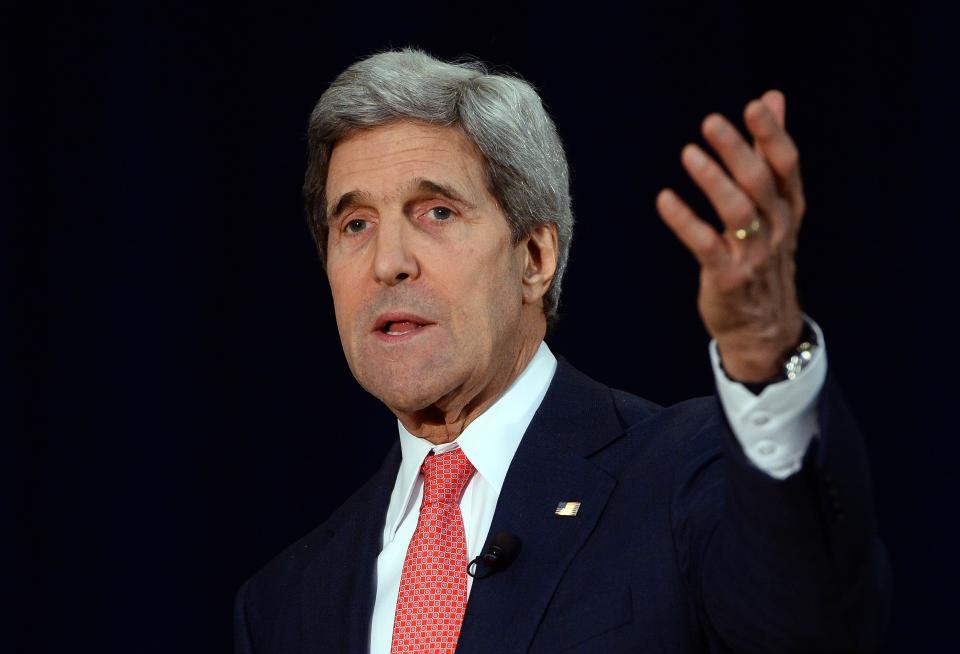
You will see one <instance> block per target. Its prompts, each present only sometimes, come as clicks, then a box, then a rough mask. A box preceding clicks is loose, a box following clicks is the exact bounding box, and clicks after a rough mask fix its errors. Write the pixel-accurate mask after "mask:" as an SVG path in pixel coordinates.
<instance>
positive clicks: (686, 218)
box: [657, 188, 728, 268]
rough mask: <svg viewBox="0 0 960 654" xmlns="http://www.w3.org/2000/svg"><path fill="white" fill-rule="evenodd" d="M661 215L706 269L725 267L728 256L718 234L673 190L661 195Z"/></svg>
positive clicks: (658, 200) (658, 201)
mask: <svg viewBox="0 0 960 654" xmlns="http://www.w3.org/2000/svg"><path fill="white" fill-rule="evenodd" d="M657 211H658V212H659V213H660V217H661V218H662V219H663V222H665V223H666V224H667V227H669V228H670V230H671V231H672V232H673V233H674V234H675V235H676V237H677V238H678V239H680V242H681V243H683V244H684V245H685V246H686V247H687V249H688V250H690V252H691V253H693V256H694V257H696V259H697V261H698V262H699V263H700V265H701V266H703V267H704V268H715V267H719V266H721V265H723V263H724V262H725V261H726V259H727V256H728V253H727V249H726V244H725V243H724V242H723V239H722V238H721V237H720V235H719V234H717V230H715V229H714V228H713V227H711V226H710V225H708V224H707V223H706V222H704V221H703V220H701V219H700V218H699V217H698V216H697V214H695V213H694V212H693V210H692V209H691V208H690V207H689V206H687V203H686V202H684V201H683V200H681V199H680V197H679V196H677V194H676V193H674V192H673V191H672V190H671V189H668V188H665V189H663V190H662V191H660V193H659V194H658V195H657Z"/></svg>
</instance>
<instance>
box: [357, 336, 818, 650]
mask: <svg viewBox="0 0 960 654" xmlns="http://www.w3.org/2000/svg"><path fill="white" fill-rule="evenodd" d="M810 322H811V324H812V325H813V327H814V330H815V331H816V334H817V338H818V343H820V347H818V348H816V349H815V350H814V356H813V359H812V361H810V362H809V364H808V365H807V368H806V369H804V371H803V372H802V374H800V375H799V376H798V377H797V378H796V379H794V380H792V381H784V382H779V383H776V384H770V385H769V386H767V387H766V388H764V389H763V391H762V392H761V393H760V394H759V395H754V394H753V393H752V392H750V391H749V390H748V389H746V388H745V387H744V386H743V385H742V384H739V383H737V382H734V381H732V380H730V379H729V378H728V377H727V376H726V374H725V373H724V372H723V369H722V368H721V367H720V359H719V356H718V354H717V347H716V342H715V341H712V342H711V343H710V357H711V361H712V363H713V370H714V376H715V377H716V380H717V389H718V394H719V396H720V401H721V403H722V405H723V408H724V411H725V412H726V415H727V419H728V421H729V422H730V427H731V429H732V430H733V433H734V435H736V437H737V440H738V441H740V444H741V445H742V446H743V448H744V452H745V453H746V455H747V457H748V458H749V459H750V461H751V462H752V463H753V464H754V465H756V466H757V467H758V468H760V469H761V470H764V471H765V472H766V473H767V474H770V475H771V476H773V477H777V478H780V479H783V478H785V477H787V476H789V475H790V474H791V473H792V472H794V471H796V470H798V469H799V468H800V465H801V462H802V459H803V455H804V453H805V452H806V450H807V446H808V445H809V443H810V440H811V439H812V438H813V437H814V436H815V435H816V434H815V433H816V429H817V427H816V424H817V413H816V399H817V397H818V395H819V393H820V389H821V387H822V386H823V382H824V379H825V377H826V369H827V362H826V351H825V350H824V347H823V335H822V334H821V333H820V328H819V327H818V326H816V325H815V324H813V322H812V321H810ZM556 369H557V359H556V357H554V356H553V353H552V352H551V351H550V348H548V347H547V344H546V343H540V347H539V348H538V349H537V352H536V354H534V356H533V358H532V359H531V360H530V363H529V364H527V367H526V368H525V369H524V371H523V372H522V373H521V374H520V376H519V377H517V379H515V380H514V382H513V384H511V386H510V387H509V388H508V389H507V390H506V392H504V394H503V395H502V396H501V397H500V398H499V399H498V400H497V401H496V402H494V404H493V405H492V406H490V408H488V409H487V410H486V411H484V412H483V413H482V414H481V415H480V416H478V417H477V418H476V419H474V421H473V422H471V423H470V424H469V425H467V427H466V429H464V430H463V432H462V433H461V434H460V436H459V437H457V439H456V440H455V441H453V442H451V443H445V444H444V445H436V446H434V445H432V444H431V443H430V442H428V441H426V440H424V439H422V438H418V437H416V436H414V435H412V434H411V433H410V432H408V431H407V430H406V429H405V428H404V426H403V424H402V423H400V422H399V421H398V422H397V425H398V428H399V431H400V451H401V453H402V461H401V463H400V470H399V471H398V472H397V481H396V483H395V484H394V487H393V493H392V494H391V496H390V505H389V507H388V508H387V518H386V522H385V524H384V529H383V549H382V550H381V551H380V555H379V556H378V557H377V578H376V588H377V590H376V601H375V603H374V607H373V622H372V625H371V630H370V652H371V654H389V653H390V644H391V641H392V640H393V618H394V613H395V611H396V606H397V595H398V593H399V590H400V575H401V573H402V571H403V561H404V559H405V558H406V554H407V547H408V546H409V544H410V540H411V538H413V532H414V530H415V529H416V527H417V519H418V518H419V515H420V502H421V500H422V498H423V479H422V477H421V476H420V465H421V464H422V463H423V459H424V457H426V456H427V454H428V453H429V452H430V451H431V450H433V451H434V452H436V453H437V454H442V453H443V452H447V451H449V450H452V449H455V448H457V447H459V448H462V449H463V453H464V454H466V456H467V458H468V459H469V460H470V462H471V463H473V466H474V468H476V470H477V472H476V474H474V476H473V478H471V480H470V482H469V483H468V484H467V487H466V489H464V493H463V497H462V498H461V500H460V513H461V515H462V516H463V527H464V532H465V536H466V541H467V556H468V560H473V559H474V558H475V557H476V556H479V555H480V553H481V548H482V547H483V545H484V541H485V539H486V536H487V532H488V531H489V530H490V524H491V523H492V522H493V513H494V511H495V510H496V507H497V500H498V498H499V497H500V489H501V488H502V487H503V480H504V478H505V477H506V476H507V469H508V468H509V467H510V463H511V462H512V461H513V456H514V454H515V453H516V451H517V447H519V445H520V440H521V438H523V434H524V432H525V431H526V430H527V427H528V426H529V424H530V421H531V420H532V419H533V416H534V414H535V413H536V411H537V409H538V408H539V407H540V403H541V402H542V401H543V398H544V396H545V395H546V393H547V388H548V387H549V386H550V382H551V380H552V379H553V374H554V372H556ZM472 584H473V578H472V577H469V576H468V577H467V595H468V597H469V593H470V589H471V588H472Z"/></svg>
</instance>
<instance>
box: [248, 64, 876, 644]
mask: <svg viewBox="0 0 960 654" xmlns="http://www.w3.org/2000/svg"><path fill="white" fill-rule="evenodd" d="M784 112H785V101H784V98H783V96H782V95H781V94H780V93H778V92H775V91H771V92H768V93H767V94H765V95H764V96H763V97H762V98H761V99H760V100H755V101H753V102H751V103H750V104H748V105H747V107H746V110H745V114H744V118H745V122H746V125H747V128H748V129H749V131H750V133H751V136H752V138H753V141H754V143H753V144H752V145H751V144H748V143H747V142H746V141H745V140H744V139H743V138H742V137H741V135H740V134H739V133H738V132H737V130H736V129H735V128H734V127H733V126H732V125H731V124H730V123H729V122H728V121H727V120H726V119H724V118H723V117H721V116H718V115H711V116H709V117H708V118H707V119H706V120H705V121H704V124H703V131H704V136H705V137H706V139H707V141H708V142H709V143H710V144H711V146H712V147H713V148H714V149H715V150H716V152H717V155H718V156H719V159H720V162H722V164H723V166H724V167H725V168H726V170H725V169H724V167H721V165H720V162H718V161H717V160H716V159H714V158H713V157H711V156H710V155H708V154H707V153H706V152H704V151H702V150H701V149H700V148H698V147H697V146H694V145H688V146H687V147H686V148H684V150H683V155H682V159H683V164H684V166H685V168H686V169H687V171H688V172H689V174H690V175H691V176H692V178H693V179H694V181H695V182H696V183H697V184H698V186H699V187H700V188H701V189H702V190H703V191H704V193H705V194H706V195H707V197H708V198H709V200H710V201H711V203H712V204H713V206H714V207H715V209H716V210H717V213H718V214H719V216H720V218H721V220H722V221H723V223H724V224H725V225H726V228H727V229H726V231H725V232H724V233H722V234H721V233H718V232H716V231H715V230H714V229H713V228H712V227H710V226H709V225H707V224H706V223H705V222H703V221H702V220H701V219H700V218H699V217H697V216H696V215H694V214H693V212H692V211H691V210H690V209H689V208H688V206H687V205H686V204H685V203H684V202H683V201H682V200H681V199H680V198H678V197H677V196H676V195H675V194H674V193H673V192H672V191H669V190H664V191H663V192H661V194H660V195H659V196H658V198H657V202H656V206H657V209H658V210H659V212H660V215H661V216H662V218H663V220H664V221H665V222H666V224H667V225H668V226H669V227H670V228H671V229H672V230H673V231H674V232H675V233H676V235H677V237H678V238H679V239H680V240H681V241H682V242H683V243H684V244H685V245H686V246H687V247H688V248H689V249H690V250H691V252H692V253H693V254H694V256H695V257H696V258H697V260H698V262H699V263H700V266H701V286H700V295H699V308H700V313H701V316H702V318H703V321H704V324H705V325H706V327H707V329H708V331H709V332H710V334H711V336H712V337H713V341H712V343H711V357H712V361H713V365H714V368H715V372H716V377H717V384H718V395H719V402H718V401H717V400H715V399H714V400H710V399H707V400H694V401H690V402H686V403H683V404H681V405H678V406H675V407H671V408H667V409H663V408H660V407H658V406H656V405H653V404H652V403H649V402H647V401H644V400H641V399H639V398H636V397H633V396H631V395H628V394H626V393H622V392H619V391H614V390H612V389H609V388H607V387H605V386H603V385H601V384H598V383H597V382H594V381H593V380H590V379H588V378H586V377H585V376H583V375H582V374H581V373H579V372H577V371H576V370H574V369H573V368H572V367H571V366H570V365H569V364H567V363H566V362H564V361H562V360H561V361H559V362H558V361H557V359H556V358H555V357H554V356H553V354H552V353H551V352H550V350H549V348H547V346H546V345H545V344H544V343H543V338H544V335H545V333H546V329H547V326H548V324H549V323H550V322H551V321H552V320H554V319H555V317H556V315H557V308H558V303H559V297H560V285H561V280H562V277H563V273H564V269H565V264H566V261H567V252H568V248H569V245H570V239H571V235H572V222H573V219H572V214H571V211H570V200H569V192H568V181H567V165H566V160H565V157H564V154H563V149H562V146H561V145H560V141H559V138H558V136H557V134H556V130H555V128H554V126H553V123H552V122H551V121H550V119H549V117H548V116H547V115H546V113H545V112H544V110H543V107H542V105H541V102H540V100H539V97H538V96H537V95H536V93H535V92H534V91H533V89H532V88H531V87H530V86H529V85H527V84H526V83H524V82H522V81H519V80H516V79H513V78H509V77H506V76H501V75H493V74H489V73H487V72H486V71H485V70H484V69H483V68H482V67H481V66H479V65H474V64H471V65H451V64H447V63H444V62H440V61H438V60H436V59H433V58H431V57H429V56H427V55H425V54H423V53H420V52H417V51H412V50H404V51H399V52H388V53H383V54H380V55H375V56H373V57H370V58H368V59H366V60H364V61H361V62H359V63H357V64H355V65H354V66H351V67H350V68H349V69H348V70H347V71H345V72H344V73H343V74H341V75H340V77H338V78H337V80H336V81H334V83H333V84H332V85H331V87H330V88H329V89H328V90H327V91H326V93H324V95H323V97H322V98H321V99H320V101H319V103H318V104H317V107H316V108H315V110H314V112H313V114H312V116H311V120H310V163H309V168H308V171H307V177H306V183H305V194H306V198H307V208H308V216H309V218H310V222H311V226H312V228H313V231H314V233H315V236H316V240H317V244H318V247H319V249H320V253H321V256H322V257H323V260H324V263H325V267H326V272H327V276H328V279H329V282H330V286H331V289H332V293H333V299H334V305H335V309H336V316H337V326H338V329H339V333H340V338H341V342H342V345H343V350H344V353H345V355H346V358H347V361H348V363H349V366H350V369H351V371H352V372H353V374H354V376H355V377H356V379H357V381H359V382H360V384H361V385H362V386H363V387H364V388H365V389H366V390H367V391H369V392H370V393H372V394H373V395H375V396H376V397H377V398H379V399H380V400H381V401H383V402H384V403H385V404H386V405H387V406H388V407H389V408H390V409H391V410H392V411H393V412H394V414H396V416H397V418H398V428H399V432H400V438H399V443H398V444H397V445H396V446H395V447H394V448H393V449H392V450H391V452H390V454H389V455H388V457H387V460H386V461H385V463H384V465H383V467H382V469H381V470H380V471H379V472H378V473H377V475H376V476H375V477H374V478H373V479H371V480H370V481H369V482H368V483H367V484H366V485H365V486H364V487H363V488H361V489H360V491H358V492H357V493H356V494H355V495H354V496H353V497H352V498H351V499H350V500H348V501H347V502H346V503H345V504H344V505H343V507H341V508H340V509H339V510H338V511H337V512H336V513H335V514H334V515H333V516H331V517H330V519H329V520H328V521H327V522H326V523H324V524H323V525H321V526H320V527H318V528H317V529H316V530H314V531H313V532H312V533H310V534H309V535H307V536H306V537H305V538H303V539H302V540H301V541H299V542H298V543H296V544H294V545H293V546H291V547H290V548H289V549H288V550H287V551H286V552H284V553H283V554H281V555H280V556H279V557H278V558H277V559H275V560H274V561H273V562H272V563H270V564H269V565H268V566H267V567H266V568H265V569H264V570H262V571H261V572H260V573H258V574H257V575H256V576H255V577H253V579H251V580H250V581H248V582H247V584H245V585H244V587H243V588H242V589H241V591H240V593H239V595H238V599H237V609H236V611H237V612H236V640H237V649H238V651H239V652H243V653H248V652H308V651H309V652H321V651H322V652H362V651H370V652H373V653H374V654H386V653H387V652H393V653H397V654H399V653H401V652H452V651H453V650H454V648H456V650H457V651H458V652H527V651H529V652H558V651H564V652H575V651H582V652H597V651H604V652H635V651H646V652H727V651H737V652H739V651H745V652H792V651H803V652H811V651H831V652H833V651H870V650H873V649H876V648H877V647H878V642H879V638H880V633H881V632H882V627H883V623H884V620H885V614H886V611H887V608H886V607H887V604H888V598H889V592H888V589H889V581H888V572H887V564H886V558H885V554H884V551H883V548H882V545H881V544H880V543H879V541H878V539H877V537H876V534H875V528H874V524H873V517H872V507H871V500H870V496H869V484H868V480H867V475H866V462H865V459H864V455H863V452H862V448H861V445H860V441H859V437H858V436H857V433H856V429H855V427H854V426H853V423H852V421H851V420H850V418H849V417H848V416H847V414H846V412H845V410H844V408H843V405H842V402H841V401H840V399H839V398H838V395H837V391H836V390H835V389H834V388H833V383H832V381H831V380H830V379H829V378H828V376H827V374H826V365H827V363H826V355H825V351H824V348H823V340H822V335H820V334H819V330H818V328H817V327H816V326H815V325H814V324H812V323H805V320H804V316H803V315H802V313H801V310H800V307H799V305H798V303H797V298H796V292H795V286H794V258H793V253H794V249H795V246H796V236H797V231H798V229H799V224H800V220H801V218H802V216H803V213H804V198H803V192H802V189H801V183H800V175H799V168H798V156H797V151H796V148H795V147H794V145H793V143H792V141H791V139H790V137H789V135H788V134H787V132H786V131H785V130H784ZM727 171H729V172H727ZM497 535H501V536H497ZM495 536H497V540H496V542H497V544H498V545H499V546H500V547H501V550H506V552H505V553H504V552H501V553H500V554H501V556H503V555H505V556H506V557H507V561H506V563H507V565H506V566H503V565H502V559H501V564H497V563H496V562H494V561H493V560H488V561H487V562H484V561H482V560H481V561H478V562H477V563H476V565H475V566H471V567H470V572H472V573H475V574H476V578H474V577H472V576H470V575H468V561H472V560H474V559H475V557H478V556H480V555H482V554H484V553H488V552H490V551H491V545H492V544H493V543H494V540H495V539H494V537H495Z"/></svg>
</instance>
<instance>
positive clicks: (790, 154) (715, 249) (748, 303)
mask: <svg viewBox="0 0 960 654" xmlns="http://www.w3.org/2000/svg"><path fill="white" fill-rule="evenodd" d="M785 112H786V101H785V99H784V96H783V94H782V93H780V92H779V91H767V92H766V93H764V94H763V97H761V98H760V99H759V100H753V101H752V102H750V103H749V104H748V105H747V106H746V108H745V109H744V112H743V117H744V122H745V124H746V126H747V129H748V130H749V131H750V134H751V135H752V137H753V144H752V145H751V144H749V143H747V142H746V141H745V140H744V138H743V137H742V136H741V135H740V133H739V131H738V130H737V129H736V128H735V127H734V126H733V125H732V124H731V123H730V122H729V121H728V120H727V119H726V118H724V117H723V116H721V115H719V114H710V115H709V116H707V117H706V118H705V119H704V121H703V125H702V131H703V136H704V138H706V140H707V142H708V143H709V144H710V145H711V146H712V148H713V149H714V150H715V151H716V153H717V155H718V156H719V158H720V161H722V162H723V166H721V165H720V164H719V163H718V162H717V161H716V160H715V159H714V158H713V157H711V156H710V155H709V154H707V153H706V152H704V151H703V150H702V149H701V148H699V147H698V146H696V145H694V144H692V143H691V144H688V145H687V146H685V147H684V148H683V151H682V153H681V160H682V162H683V166H684V168H685V169H686V170H687V172H688V173H689V174H690V177H691V178H693V181H694V182H696V184H697V186H699V187H700V189H701V190H702V191H703V192H704V193H705V194H706V196H707V198H708V199H709V200H710V203H711V204H712V205H713V208H714V209H715V210H716V212H717V214H718V215H719V217H720V220H721V221H722V222H723V224H724V226H725V230H724V231H723V233H718V232H717V230H715V229H714V228H713V227H712V226H710V225H709V224H708V223H706V222H705V221H704V220H702V219H701V218H700V217H699V216H697V215H696V214H695V213H694V212H693V211H692V210H691V209H690V207H689V206H688V205H687V204H686V203H685V202H684V201H683V200H682V199H681V198H680V197H679V196H678V195H677V194H676V193H674V192H673V191H672V190H670V189H663V190H662V191H661V192H660V193H659V194H658V195H657V210H658V211H659V213H660V216H661V218H662V219H663V221H664V222H665V223H666V224H667V226H668V227H669V228H670V229H671V230H672V231H673V233H674V234H676V236H677V238H679V239H680V241H681V242H683V244H684V245H686V247H687V248H688V249H689V250H690V251H691V252H692V253H693V255H694V256H695V257H696V258H697V261H698V262H699V263H700V292H699V296H698V300H697V304H698V307H699V309H700V316H701V317H702V318H703V322H704V325H705V326H706V328H707V331H708V332H709V333H710V335H711V336H713V337H714V338H716V339H717V346H718V348H719V350H720V357H721V360H722V361H723V366H724V369H725V370H726V372H727V374H728V375H729V376H730V377H732V378H733V379H737V380H740V381H744V382H760V381H766V380H769V379H773V378H775V377H777V376H778V375H779V374H780V372H781V370H782V364H783V360H784V357H785V356H786V354H787V353H788V352H789V351H790V350H791V349H792V348H793V347H795V346H796V345H797V344H798V342H799V340H800V336H801V333H802V331H803V319H802V316H801V312H800V306H799V303H798V302H797V292H796V282H795V276H796V275H795V270H796V262H795V252H796V247H797V233H798V232H799V230H800V223H801V221H802V219H803V214H804V211H805V208H806V203H805V201H804V197H803V187H802V182H801V179H800V166H799V155H798V152H797V148H796V146H795V145H794V143H793V139H792V138H790V135H789V134H788V133H787V131H786V129H785V127H784V125H785V123H784V116H785ZM724 167H725V168H726V170H725V169H724Z"/></svg>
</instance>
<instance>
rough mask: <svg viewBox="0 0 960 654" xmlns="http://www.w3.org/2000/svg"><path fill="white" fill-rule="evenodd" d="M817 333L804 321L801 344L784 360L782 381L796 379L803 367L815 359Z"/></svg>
mask: <svg viewBox="0 0 960 654" xmlns="http://www.w3.org/2000/svg"><path fill="white" fill-rule="evenodd" d="M818 345H819V343H817V333H816V332H815V331H813V327H811V326H810V323H809V322H807V321H806V320H804V321H803V332H802V333H801V335H800V344H799V345H797V347H795V348H794V349H793V350H791V351H790V353H789V354H788V355H787V358H786V360H785V361H784V362H783V376H782V378H781V381H783V380H787V379H796V378H797V376H798V375H799V374H800V373H801V372H803V369H804V368H805V367H807V366H808V365H809V364H810V361H811V360H812V359H813V351H814V350H815V349H816V348H817V346H818Z"/></svg>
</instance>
